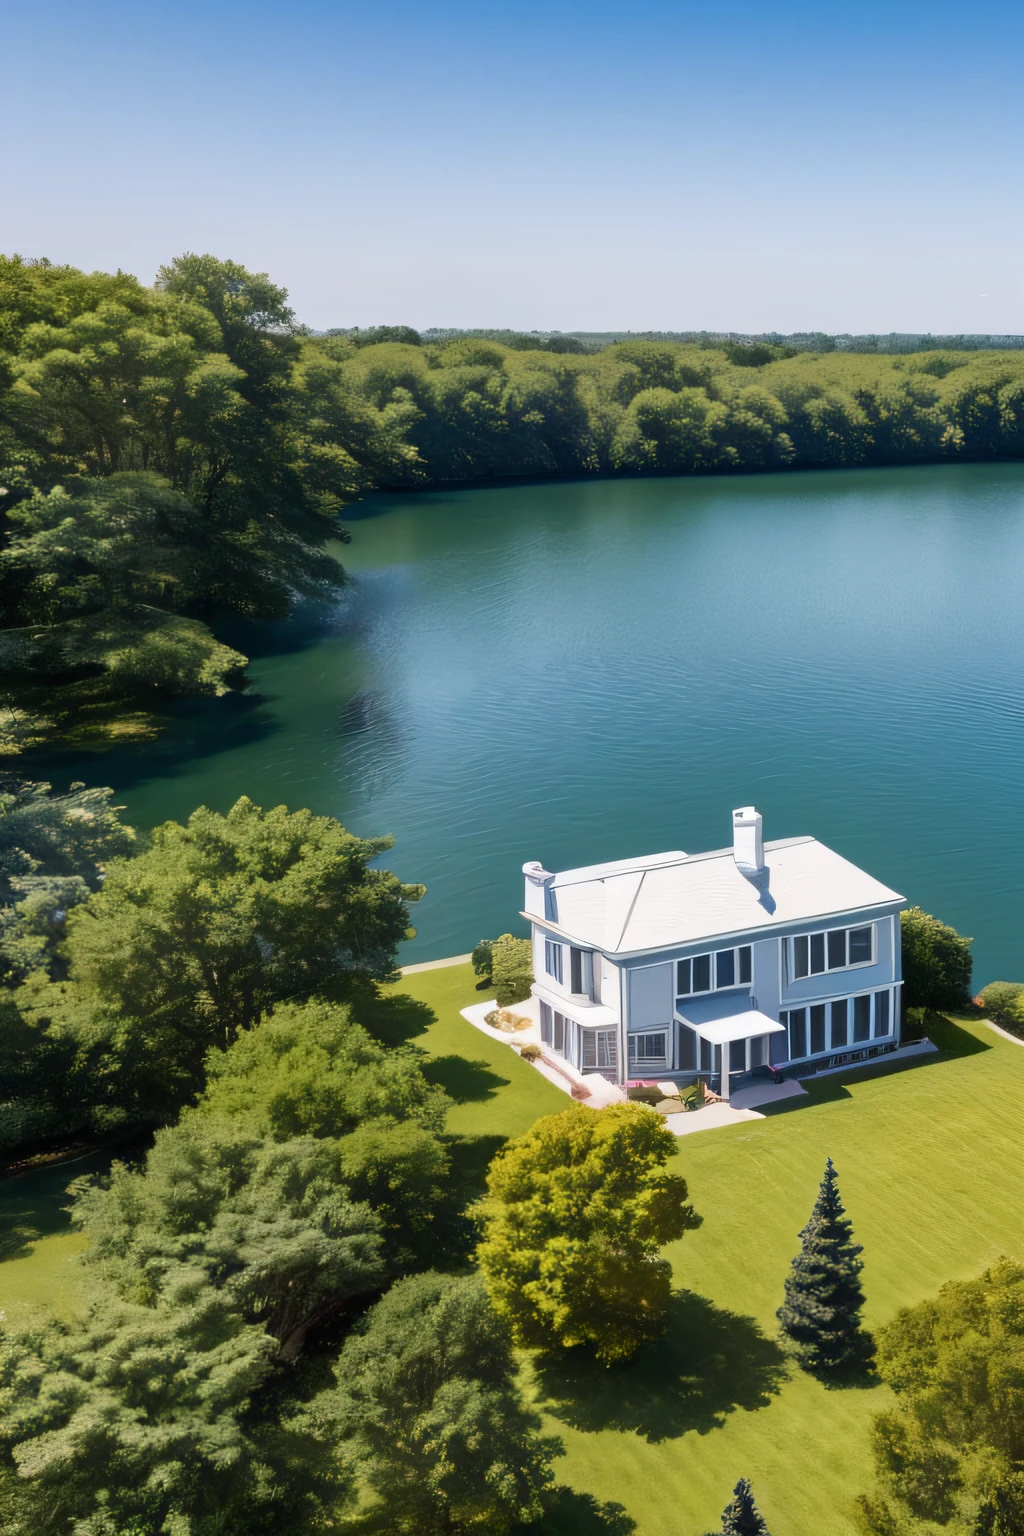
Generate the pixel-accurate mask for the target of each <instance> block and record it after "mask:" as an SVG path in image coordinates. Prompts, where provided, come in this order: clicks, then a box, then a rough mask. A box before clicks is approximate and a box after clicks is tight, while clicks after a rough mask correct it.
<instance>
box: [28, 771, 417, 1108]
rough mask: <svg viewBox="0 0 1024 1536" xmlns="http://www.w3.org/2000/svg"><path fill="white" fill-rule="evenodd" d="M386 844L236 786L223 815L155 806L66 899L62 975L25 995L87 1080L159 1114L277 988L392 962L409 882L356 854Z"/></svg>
mask: <svg viewBox="0 0 1024 1536" xmlns="http://www.w3.org/2000/svg"><path fill="white" fill-rule="evenodd" d="M391 846H392V842H391V839H390V838H374V839H365V840H364V839H361V838H357V837H353V836H352V834H351V833H349V832H346V831H345V829H344V827H341V826H339V824H338V823H337V822H336V821H334V820H333V819H332V818H331V817H329V816H313V815H312V814H311V813H310V812H309V811H296V812H289V811H288V810H287V809H286V807H284V806H278V807H276V809H274V810H270V811H262V810H261V809H260V808H259V807H258V806H255V805H253V803H252V801H251V800H248V799H246V798H244V797H243V798H242V799H241V800H239V801H238V802H237V803H236V804H235V805H234V806H233V807H232V809H231V810H230V811H229V812H228V814H227V815H226V816H221V815H218V814H217V813H216V812H214V811H210V810H207V809H206V808H205V807H201V808H200V809H199V810H197V811H195V812H193V814H192V815H191V816H190V817H189V820H188V822H187V824H186V825H184V826H182V825H180V824H179V823H177V822H173V821H171V822H165V823H164V824H163V825H162V826H160V827H157V828H156V830H155V831H154V832H153V834H152V838H151V841H150V846H149V847H148V848H147V849H146V851H145V852H144V853H142V854H140V855H139V856H138V857H137V858H134V859H131V860H120V859H115V860H113V861H111V863H110V865H109V867H108V870H107V876H106V879H105V881H104V884H103V888H102V890H101V891H99V892H97V893H96V895H95V896H94V897H93V898H92V900H91V901H89V902H88V903H87V904H86V905H85V906H83V907H79V908H76V909H75V911H74V912H72V913H71V915H70V917H69V920H68V939H67V951H68V957H69V963H70V977H71V985H70V986H65V987H63V988H53V989H51V991H50V992H49V994H47V995H46V996H44V997H42V998H40V999H37V1003H36V1009H37V1015H41V1014H43V1013H45V1012H46V1011H47V1010H49V1012H50V1016H51V1018H52V1020H53V1027H54V1028H56V1029H57V1030H58V1031H60V1032H63V1033H70V1034H71V1035H73V1036H74V1038H75V1039H76V1040H77V1041H78V1042H79V1045H80V1049H81V1050H82V1052H83V1053H85V1054H86V1055H87V1056H88V1057H89V1058H90V1059H91V1060H92V1062H93V1064H94V1065H93V1071H94V1075H95V1078H96V1082H97V1086H98V1091H102V1092H105V1093H106V1095H108V1096H109V1098H110V1099H111V1101H112V1102H116V1103H118V1104H121V1105H125V1106H131V1107H132V1108H133V1109H134V1112H136V1113H137V1114H140V1115H143V1116H147V1115H148V1116H153V1115H156V1116H157V1117H158V1118H160V1119H166V1118H167V1116H168V1114H170V1113H171V1112H173V1110H174V1109H175V1108H176V1107H177V1106H178V1105H180V1104H182V1103H184V1102H185V1101H186V1100H187V1099H188V1098H189V1097H190V1096H191V1095H192V1094H193V1093H194V1092H195V1091H196V1089H198V1088H201V1087H202V1085H203V1080H204V1067H203V1063H204V1058H205V1056H206V1053H207V1051H208V1050H210V1049H211V1048H216V1049H219V1050H223V1049H225V1048H226V1047H227V1046H229V1045H230V1044H231V1043H232V1042H233V1041H234V1040H236V1039H237V1037H238V1036H239V1034H240V1033H242V1032H243V1031H244V1030H246V1029H249V1028H251V1026H252V1025H253V1024H254V1023H256V1021H257V1020H258V1019H260V1018H262V1017H263V1016H264V1015H265V1014H266V1013H267V1012H269V1011H270V1009H271V1008H272V1007H273V1006H274V1004H275V1003H278V1002H280V1001H282V1000H284V999H287V998H296V997H298V998H303V997H308V996H310V995H311V994H313V993H316V992H320V993H323V994H324V995H333V996H334V997H341V996H344V995H345V993H346V991H351V990H352V989H353V988H354V987H356V986H358V985H364V986H365V984H366V983H367V982H368V981H385V980H388V979H389V978H391V977H392V976H393V975H394V964H395V950H396V947H397V945H398V943H399V941H400V940H401V939H402V938H404V937H405V936H406V934H407V933H408V922H409V912H408V905H407V904H408V903H409V902H411V901H417V900H418V899H419V897H420V896H421V895H422V891H423V887H422V886H413V885H403V884H402V883H401V881H399V880H398V879H397V878H396V877H395V876H394V875H392V874H390V873H388V872H387V871H386V870H379V869H372V868H370V861H371V860H373V859H375V858H377V857H378V855H379V854H381V853H382V852H383V851H384V850H385V849H387V848H390V847H391Z"/></svg>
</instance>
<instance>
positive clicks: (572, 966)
mask: <svg viewBox="0 0 1024 1536" xmlns="http://www.w3.org/2000/svg"><path fill="white" fill-rule="evenodd" d="M593 975H594V957H593V955H592V954H591V953H590V950H589V949H577V948H576V946H575V945H573V946H572V947H571V948H570V950H569V991H570V992H575V993H576V994H577V995H578V996H580V997H589V996H590V993H591V990H592V987H593Z"/></svg>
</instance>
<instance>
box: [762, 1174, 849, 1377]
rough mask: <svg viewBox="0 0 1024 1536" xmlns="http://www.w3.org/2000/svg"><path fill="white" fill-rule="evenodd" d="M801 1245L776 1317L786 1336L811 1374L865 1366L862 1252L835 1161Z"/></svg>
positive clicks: (826, 1178)
mask: <svg viewBox="0 0 1024 1536" xmlns="http://www.w3.org/2000/svg"><path fill="white" fill-rule="evenodd" d="M800 1241H801V1250H800V1253H799V1254H798V1255H797V1257H796V1258H795V1259H794V1260H793V1268H792V1273H791V1274H790V1275H789V1277H788V1279H787V1280H786V1300H785V1303H784V1305H783V1306H781V1307H780V1308H779V1310H778V1312H777V1313H776V1316H777V1317H778V1319H779V1322H780V1324H781V1325H782V1332H783V1333H784V1334H785V1335H786V1337H787V1338H789V1339H790V1341H791V1342H792V1344H793V1346H794V1350H795V1353H796V1356H797V1358H798V1359H799V1361H800V1363H801V1365H803V1366H804V1367H805V1368H806V1369H807V1370H810V1371H818V1372H834V1371H837V1370H841V1369H850V1368H852V1367H854V1366H856V1365H863V1364H864V1363H865V1362H866V1360H867V1358H868V1356H869V1354H870V1349H871V1341H870V1339H869V1338H868V1336H867V1335H866V1334H865V1333H864V1331H863V1329H862V1328H861V1322H860V1310H861V1307H862V1306H863V1305H864V1292H863V1289H862V1288H861V1283H860V1272H861V1270H862V1269H863V1267H864V1266H863V1264H862V1263H861V1260H860V1254H861V1253H862V1251H863V1250H862V1248H861V1245H860V1244H859V1243H855V1242H854V1241H853V1227H852V1225H851V1223H850V1219H849V1217H848V1216H847V1215H846V1210H845V1207H844V1206H843V1202H842V1200H841V1199H840V1197H839V1181H838V1177H837V1175H836V1170H835V1168H834V1166H833V1164H832V1159H831V1158H829V1160H828V1162H827V1163H826V1165H825V1176H824V1178H823V1179H822V1181H821V1188H820V1190H819V1192H818V1198H817V1200H816V1201H815V1203H814V1210H813V1211H812V1212H811V1219H810V1221H809V1222H808V1223H807V1225H806V1227H804V1229H803V1231H802V1232H801V1233H800Z"/></svg>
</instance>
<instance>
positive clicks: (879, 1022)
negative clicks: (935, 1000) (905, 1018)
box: [780, 990, 892, 1061]
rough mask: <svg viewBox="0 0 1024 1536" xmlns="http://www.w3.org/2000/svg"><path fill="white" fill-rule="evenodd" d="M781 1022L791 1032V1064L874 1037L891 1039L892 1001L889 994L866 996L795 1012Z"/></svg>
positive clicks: (783, 1015)
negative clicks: (806, 1057)
mask: <svg viewBox="0 0 1024 1536" xmlns="http://www.w3.org/2000/svg"><path fill="white" fill-rule="evenodd" d="M851 1015H852V1018H851ZM780 1022H781V1023H783V1024H787V1025H788V1028H789V1055H790V1060H791V1061H798V1060H799V1059H800V1058H801V1057H802V1056H823V1055H824V1054H825V1053H826V1052H827V1051H842V1050H845V1049H846V1048H847V1047H848V1046H850V1045H852V1044H859V1043H860V1042H861V1041H863V1040H870V1039H872V1037H874V1038H875V1039H877V1038H878V1037H879V1036H883V1037H884V1036H886V1035H891V1034H892V998H891V994H890V993H889V991H888V990H886V991H885V992H875V993H870V992H865V993H864V994H863V995H862V996H861V997H844V998H840V999H838V1000H837V1001H836V1002H834V1003H816V1004H815V1005H814V1006H813V1007H812V1008H793V1009H791V1010H790V1012H789V1013H788V1014H785V1013H784V1014H782V1015H781V1016H780Z"/></svg>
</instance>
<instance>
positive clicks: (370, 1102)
mask: <svg viewBox="0 0 1024 1536" xmlns="http://www.w3.org/2000/svg"><path fill="white" fill-rule="evenodd" d="M447 1102H448V1101H447V1099H446V1098H445V1096H444V1094H443V1093H441V1091H440V1090H439V1089H436V1088H432V1087H430V1086H429V1085H428V1084H427V1082H426V1081H425V1079H424V1077H423V1073H422V1070H421V1068H420V1066H419V1063H418V1062H417V1060H416V1059H415V1057H414V1055H413V1053H412V1052H411V1051H410V1050H408V1049H396V1050H385V1049H384V1048H383V1047H382V1046H380V1045H378V1044H377V1043H376V1042H375V1041H374V1040H371V1039H370V1037H369V1035H367V1033H366V1031H365V1030H364V1029H362V1028H361V1026H360V1025H358V1024H354V1023H352V1021H351V1020H350V1019H349V1017H348V1011H347V1009H345V1008H342V1007H337V1006H331V1005H328V1004H325V1003H322V1002H314V1003H306V1004H302V1005H299V1004H295V1003H288V1004H283V1005H281V1006H280V1007H279V1008H277V1009H276V1010H275V1011H274V1013H272V1014H271V1015H270V1016H269V1017H267V1018H265V1019H263V1020H262V1021H261V1022H260V1023H258V1024H257V1025H256V1026H255V1027H254V1028H253V1029H252V1030H250V1031H249V1032H248V1033H246V1034H244V1035H242V1036H240V1037H239V1038H238V1039H237V1040H236V1041H235V1042H234V1044H233V1045H231V1046H230V1047H229V1048H228V1049H227V1050H226V1051H224V1052H215V1053H213V1054H212V1056H211V1061H210V1082H209V1084H208V1086H207V1089H206V1091H205V1092H204V1093H203V1094H202V1096H201V1097H200V1099H199V1101H198V1103H197V1104H196V1105H195V1106H194V1107H193V1108H191V1109H188V1110H186V1111H185V1112H184V1114H183V1115H182V1117H181V1119H180V1120H179V1122H178V1124H177V1125H176V1126H174V1127H172V1128H170V1129H166V1130H162V1131H159V1132H157V1135H156V1138H155V1141H154V1145H153V1148H152V1150H151V1151H150V1152H149V1154H148V1156H147V1158H146V1162H145V1166H144V1167H143V1168H142V1169H132V1168H128V1167H125V1166H124V1165H122V1164H120V1163H117V1164H115V1165H114V1170H113V1173H112V1174H111V1176H110V1177H109V1179H101V1180H88V1181H86V1182H85V1184H84V1185H82V1186H79V1188H78V1193H77V1200H76V1205H75V1209H74V1220H75V1223H76V1225H77V1226H79V1227H80V1228H82V1229H83V1230H85V1231H86V1232H87V1233H88V1234H89V1238H90V1245H89V1248H88V1249H87V1251H86V1262H87V1263H89V1264H91V1265H94V1266H98V1267H99V1269H100V1271H101V1272H102V1273H103V1274H104V1275H105V1276H106V1277H107V1278H108V1279H110V1280H111V1281H112V1282H113V1283H114V1284H115V1285H116V1286H117V1288H118V1289H119V1291H120V1292H121V1294H122V1295H124V1296H126V1297H128V1298H130V1299H135V1300H147V1299H148V1298H150V1297H151V1296H152V1294H153V1293H154V1291H155V1290H156V1289H157V1288H158V1286H159V1284H160V1280H161V1277H162V1275H163V1274H164V1273H165V1271H166V1270H167V1268H168V1266H169V1265H170V1266H173V1265H178V1264H183V1263H188V1264H190V1265H194V1266H199V1267H201V1268H203V1270H204V1272H205V1273H207V1274H208V1275H209V1277H210V1280H211V1282H212V1283H213V1284H215V1285H218V1286H228V1287H229V1288H230V1289H231V1291H232V1293H233V1294H234V1295H235V1296H236V1298H237V1299H238V1300H239V1303H240V1304H241V1305H242V1307H243V1312H244V1315H245V1317H246V1318H247V1320H248V1321H251V1322H260V1323H262V1324H263V1326H264V1327H265V1328H266V1329H267V1331H268V1333H270V1334H271V1335H272V1336H273V1337H274V1338H275V1339H277V1340H278V1341H279V1343H280V1347H281V1351H282V1354H283V1355H284V1356H285V1357H286V1358H291V1357H292V1356H294V1355H295V1354H297V1353H298V1352H299V1350H301V1348H302V1347H303V1344H304V1341H305V1337H306V1334H307V1332H308V1331H309V1329H310V1327H312V1326H313V1325H314V1323H316V1322H322V1321H323V1320H324V1319H325V1318H327V1317H328V1316H330V1315H332V1314H333V1313H334V1312H336V1311H338V1310H339V1308H341V1307H343V1306H344V1305H346V1304H347V1303H348V1302H349V1301H350V1300H351V1298H353V1297H355V1296H359V1295H362V1294H365V1293H366V1292H368V1291H372V1290H373V1289H375V1288H378V1287H379V1286H380V1285H381V1284H383V1282H384V1279H385V1275H386V1273H390V1274H391V1275H394V1274H396V1273H400V1272H402V1271H403V1270H404V1269H407V1268H409V1267H410V1266H415V1265H416V1263H417V1262H420V1263H422V1262H425V1261H426V1255H427V1253H428V1251H429V1247H430V1243H431V1238H432V1235H433V1233H434V1229H435V1221H436V1217H437V1214H438V1212H439V1210H440V1209H441V1208H442V1207H443V1206H444V1205H445V1204H446V1202H447V1200H448V1187H447V1186H448V1174H449V1163H448V1155H447V1151H446V1149H445V1147H444V1145H443V1143H442V1142H441V1141H440V1139H439V1136H438V1134H437V1133H438V1132H439V1131H440V1130H441V1129H442V1128H443V1123H444V1109H445V1106H446V1104H447Z"/></svg>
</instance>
